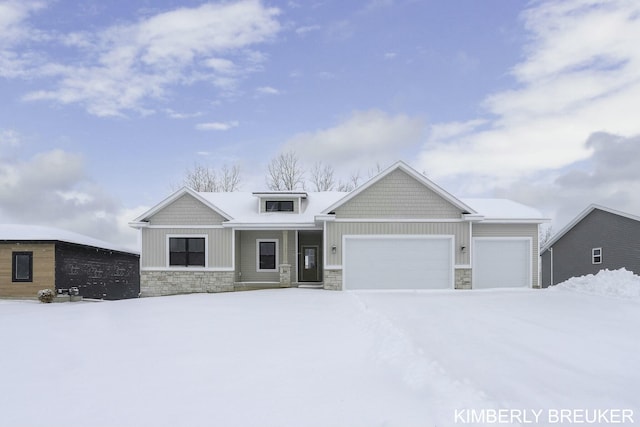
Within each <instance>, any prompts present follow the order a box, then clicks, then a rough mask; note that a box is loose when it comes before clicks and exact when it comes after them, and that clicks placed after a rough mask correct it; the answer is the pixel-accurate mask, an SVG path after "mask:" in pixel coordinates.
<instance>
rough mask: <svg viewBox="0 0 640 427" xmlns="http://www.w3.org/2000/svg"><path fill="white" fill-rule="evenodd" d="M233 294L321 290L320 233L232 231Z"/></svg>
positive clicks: (294, 230) (321, 241)
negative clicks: (298, 288)
mask: <svg viewBox="0 0 640 427" xmlns="http://www.w3.org/2000/svg"><path fill="white" fill-rule="evenodd" d="M234 234H235V235H234V250H235V283H234V288H235V290H255V289H273V288H283V287H284V288H288V287H322V278H323V271H322V265H323V239H322V238H323V232H322V230H321V229H311V230H309V229H305V230H300V229H289V230H273V229H260V230H256V229H250V230H242V229H238V230H235V233H234Z"/></svg>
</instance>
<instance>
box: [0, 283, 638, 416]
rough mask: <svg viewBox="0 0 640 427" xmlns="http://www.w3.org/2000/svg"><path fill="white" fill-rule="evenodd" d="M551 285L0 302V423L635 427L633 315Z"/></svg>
mask: <svg viewBox="0 0 640 427" xmlns="http://www.w3.org/2000/svg"><path fill="white" fill-rule="evenodd" d="M567 289H568V288H567ZM567 289H564V291H558V290H494V291H431V292H424V291H423V292H328V291H319V290H303V289H282V290H269V291H255V292H238V293H232V294H200V295H182V296H174V297H162V298H146V299H140V300H128V301H110V302H96V303H90V302H85V303H62V304H39V303H36V302H19V301H0V343H2V351H0V364H1V365H2V367H3V369H2V371H0V396H2V398H0V426H3V427H4V426H12V427H13V426H51V425H64V426H69V427H72V426H83V427H85V426H154V427H162V426H177V425H180V426H230V427H233V426H296V427H298V426H350V427H351V426H355V427H357V426H367V427H370V426H450V425H463V424H461V423H460V420H458V423H457V424H456V422H455V411H456V410H462V409H465V408H474V409H477V410H481V409H505V408H506V409H522V410H543V411H548V410H550V409H563V408H567V409H587V408H592V409H595V408H600V409H606V408H611V409H616V408H619V409H625V408H626V409H632V410H633V411H634V418H633V419H634V421H635V422H636V423H638V422H640V369H638V362H639V361H640V359H639V356H638V355H639V354H640V340H638V330H639V328H638V327H639V326H640V304H639V301H638V300H637V299H615V298H603V297H601V296H593V295H585V294H581V293H578V292H570V291H567ZM544 424H546V423H544ZM494 425H497V424H494ZM500 425H504V424H500ZM528 425H531V424H528ZM534 425H535V424H534ZM540 425H543V424H540ZM565 425H566V424H565Z"/></svg>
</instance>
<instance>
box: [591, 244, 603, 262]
mask: <svg viewBox="0 0 640 427" xmlns="http://www.w3.org/2000/svg"><path fill="white" fill-rule="evenodd" d="M591 263H592V264H602V248H593V249H591Z"/></svg>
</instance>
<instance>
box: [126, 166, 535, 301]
mask: <svg viewBox="0 0 640 427" xmlns="http://www.w3.org/2000/svg"><path fill="white" fill-rule="evenodd" d="M544 221H545V220H544V219H542V218H541V217H540V214H539V213H538V212H537V211H535V210H533V209H531V208H529V207H526V206H523V205H520V204H518V203H515V202H512V201H509V200H504V199H464V200H463V199H459V198H456V197H454V196H453V195H451V194H449V193H447V192H446V191H445V190H443V189H442V188H440V187H438V186H437V185H436V184H434V183H433V182H431V181H430V180H428V179H427V178H426V177H425V176H424V175H422V174H420V173H418V172H417V171H415V170H414V169H412V168H411V167H409V166H408V165H407V164H405V163H403V162H398V163H396V164H395V165H393V166H392V167H390V168H388V169H386V170H385V171H383V172H381V173H380V174H379V175H377V176H375V177H374V178H372V179H370V180H369V181H368V182H366V183H365V184H364V185H362V186H361V187H359V188H357V189H355V190H354V191H352V192H350V193H340V192H322V193H311V192H256V193H241V192H236V193H199V192H195V191H193V190H191V189H188V188H183V189H181V190H179V191H177V192H175V193H174V194H172V195H171V196H169V197H168V198H167V199H165V200H164V201H162V202H161V203H159V204H158V205H157V206H155V207H153V208H152V209H150V210H149V211H148V212H146V213H144V214H143V215H141V216H140V217H139V218H137V219H136V220H135V221H134V222H132V223H131V226H132V227H135V228H138V229H139V230H140V232H141V241H142V255H141V294H142V296H153V295H169V294H176V293H184V292H222V291H233V290H239V289H256V288H258V289H259V288H268V287H290V286H306V287H320V288H324V289H335V290H337V289H454V288H456V289H469V288H490V287H538V283H539V282H538V259H539V256H538V226H539V224H540V223H541V222H544Z"/></svg>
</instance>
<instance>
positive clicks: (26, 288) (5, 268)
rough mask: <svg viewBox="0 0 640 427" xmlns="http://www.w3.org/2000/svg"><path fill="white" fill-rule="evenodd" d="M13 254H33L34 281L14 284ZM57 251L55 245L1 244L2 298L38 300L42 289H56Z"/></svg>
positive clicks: (0, 289) (0, 274)
mask: <svg viewBox="0 0 640 427" xmlns="http://www.w3.org/2000/svg"><path fill="white" fill-rule="evenodd" d="M13 252H33V265H32V267H33V281H31V282H13V281H12V279H13V270H12V263H13ZM55 253H56V249H55V244H54V243H6V244H4V243H3V244H0V296H1V297H9V298H37V296H38V291H39V290H41V289H53V290H54V289H55V288H56V283H55V270H56V268H55V262H56V255H55Z"/></svg>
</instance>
